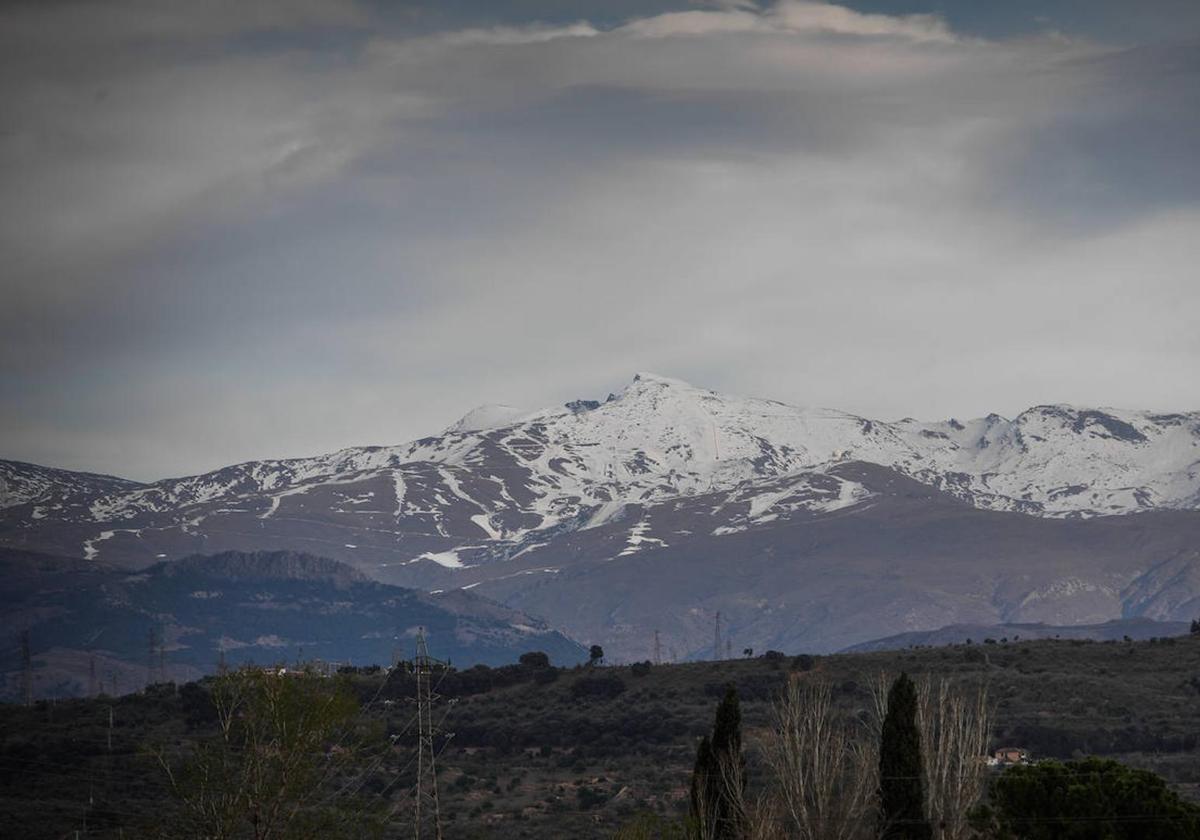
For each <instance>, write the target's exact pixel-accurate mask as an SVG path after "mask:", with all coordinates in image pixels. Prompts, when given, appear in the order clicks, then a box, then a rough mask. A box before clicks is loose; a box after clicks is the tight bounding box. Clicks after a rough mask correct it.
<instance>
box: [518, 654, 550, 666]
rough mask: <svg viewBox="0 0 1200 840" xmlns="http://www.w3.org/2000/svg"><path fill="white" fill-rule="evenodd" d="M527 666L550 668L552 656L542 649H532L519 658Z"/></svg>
mask: <svg viewBox="0 0 1200 840" xmlns="http://www.w3.org/2000/svg"><path fill="white" fill-rule="evenodd" d="M517 661H518V662H520V663H521V664H522V665H524V666H525V667H526V668H549V667H550V657H549V655H547V654H545V653H542V652H541V651H540V650H531V651H529V652H528V653H522V654H521V656H520V658H519V659H518V660H517Z"/></svg>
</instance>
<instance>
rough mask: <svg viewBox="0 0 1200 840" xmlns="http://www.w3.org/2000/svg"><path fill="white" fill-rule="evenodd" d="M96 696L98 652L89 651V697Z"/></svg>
mask: <svg viewBox="0 0 1200 840" xmlns="http://www.w3.org/2000/svg"><path fill="white" fill-rule="evenodd" d="M95 696H96V654H95V652H94V651H90V650H89V651H88V697H95Z"/></svg>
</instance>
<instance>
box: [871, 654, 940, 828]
mask: <svg viewBox="0 0 1200 840" xmlns="http://www.w3.org/2000/svg"><path fill="white" fill-rule="evenodd" d="M879 806H880V813H879V820H880V830H881V833H882V836H883V837H884V838H885V840H930V838H932V836H933V831H932V829H931V828H930V825H929V821H928V820H927V819H926V818H925V786H924V780H923V778H922V762H921V732H920V730H919V729H918V728H917V689H916V686H915V685H913V681H912V680H910V679H909V678H908V674H903V673H902V674H901V675H900V677H899V678H898V679H897V680H896V682H895V683H893V684H892V688H891V691H889V692H888V702H887V716H886V717H884V719H883V729H882V732H881V734H880V743H879Z"/></svg>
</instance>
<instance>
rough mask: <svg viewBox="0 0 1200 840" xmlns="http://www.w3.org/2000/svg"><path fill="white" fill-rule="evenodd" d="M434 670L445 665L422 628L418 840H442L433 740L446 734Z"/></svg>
mask: <svg viewBox="0 0 1200 840" xmlns="http://www.w3.org/2000/svg"><path fill="white" fill-rule="evenodd" d="M435 667H437V668H445V667H446V663H444V662H441V661H440V660H437V659H434V658H433V657H432V656H430V655H429V648H428V646H427V645H426V644H425V628H424V627H422V628H420V629H419V630H418V631H417V655H416V657H415V658H414V659H413V669H414V671H415V672H416V677H417V787H416V796H415V797H414V813H413V828H414V835H413V836H414V837H415V838H416V840H421V837H422V836H424V837H427V838H429V837H432V838H433V840H442V811H441V805H440V804H439V802H438V787H437V752H436V751H435V749H434V738H435V737H436V736H438V735H440V734H443V733H442V731H441V726H440V725H435V724H434V722H433V706H434V704H435V703H436V702H437V701H438V700H440V699H441V695H439V694H438V693H437V692H436V691H435V690H434V688H433V671H434V668H435Z"/></svg>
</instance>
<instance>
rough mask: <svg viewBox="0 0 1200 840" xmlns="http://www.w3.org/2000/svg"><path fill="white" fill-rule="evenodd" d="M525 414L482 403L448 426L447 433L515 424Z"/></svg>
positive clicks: (493, 404)
mask: <svg viewBox="0 0 1200 840" xmlns="http://www.w3.org/2000/svg"><path fill="white" fill-rule="evenodd" d="M526 413H527V412H526V411H525V410H524V409H521V408H517V407H516V406H512V405H505V404H503V403H484V404H483V405H479V406H476V407H475V408H473V409H471V410H470V411H468V412H467V413H466V414H464V415H463V416H462V417H460V418H459V420H458V422H457V423H455V424H454V425H452V426H450V428H449V429H447V430H446V431H449V432H482V431H484V430H485V429H496V428H499V427H501V426H507V425H510V424H511V423H515V422H516V421H517V420H518V419H520V418H521V417H522V416H523V415H524V414H526Z"/></svg>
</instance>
